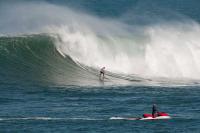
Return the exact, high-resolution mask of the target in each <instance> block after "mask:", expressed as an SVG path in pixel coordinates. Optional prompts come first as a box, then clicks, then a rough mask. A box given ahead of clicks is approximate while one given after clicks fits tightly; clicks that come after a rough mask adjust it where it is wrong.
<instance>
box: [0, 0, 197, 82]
mask: <svg viewBox="0 0 200 133" xmlns="http://www.w3.org/2000/svg"><path fill="white" fill-rule="evenodd" d="M3 5H4V6H1V7H2V8H0V10H3V11H4V14H2V13H1V14H0V17H1V18H3V19H2V20H3V21H1V22H0V27H1V29H0V33H1V37H0V46H1V47H0V60H1V66H0V69H1V72H0V73H1V75H2V78H1V79H2V82H28V81H36V82H45V83H56V84H58V83H59V84H64V85H83V84H86V85H99V84H102V82H101V81H99V79H98V75H99V69H100V68H101V67H102V66H105V67H106V70H107V74H108V79H106V80H105V82H104V83H105V84H127V83H128V84H130V83H132V82H133V81H134V84H135V83H136V82H137V83H138V81H139V82H140V83H142V84H146V83H150V84H151V83H152V82H153V83H154V82H157V81H158V82H160V83H162V81H163V79H164V80H165V81H167V84H168V83H169V82H168V81H170V82H172V81H173V82H174V80H175V81H179V80H182V81H184V82H185V81H191V80H192V81H194V80H199V79H200V61H199V58H200V51H199V47H200V44H199V42H200V39H199V37H198V35H199V34H200V25H199V23H198V22H196V21H195V20H192V19H191V18H188V17H185V16H183V15H180V14H177V13H174V12H173V13H171V14H173V17H172V19H170V20H169V19H168V17H169V16H168V15H163V16H162V15H161V14H162V13H163V14H165V11H163V10H158V11H161V14H159V15H156V13H155V11H153V12H152V13H153V17H152V18H149V17H147V16H148V14H146V12H142V13H141V14H143V15H144V17H141V16H140V15H141V14H133V16H132V17H130V13H132V12H128V13H126V14H125V15H121V16H120V17H117V18H109V17H105V18H100V17H99V16H95V15H89V14H88V13H81V12H80V11H74V10H72V9H69V8H67V7H65V6H59V5H55V4H49V3H46V2H41V3H39V5H38V3H37V2H19V3H15V4H13V5H9V6H11V7H12V8H11V10H10V7H9V6H8V4H3ZM138 5H140V6H141V5H142V6H141V7H143V6H144V4H141V3H139V4H138ZM140 6H139V7H140ZM145 7H146V6H145ZM134 11H135V12H136V13H138V8H136V10H134ZM0 12H1V11H0ZM19 14H20V15H19ZM30 16H31V17H30ZM161 16H162V17H161ZM5 79H6V80H5ZM158 79H160V80H158Z"/></svg>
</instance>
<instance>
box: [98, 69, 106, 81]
mask: <svg viewBox="0 0 200 133" xmlns="http://www.w3.org/2000/svg"><path fill="white" fill-rule="evenodd" d="M104 75H105V67H102V68H101V70H100V75H99V76H100V79H104ZM102 76H103V77H102ZM101 77H102V78H101Z"/></svg>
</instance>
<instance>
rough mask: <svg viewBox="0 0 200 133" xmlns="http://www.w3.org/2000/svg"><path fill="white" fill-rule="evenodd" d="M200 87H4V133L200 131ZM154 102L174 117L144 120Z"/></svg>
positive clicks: (1, 124) (2, 127)
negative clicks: (141, 118) (117, 118)
mask: <svg viewBox="0 0 200 133" xmlns="http://www.w3.org/2000/svg"><path fill="white" fill-rule="evenodd" d="M199 92H200V91H199V87H179V88H177V87H173V88H163V87H144V86H138V87H134V86H124V87H122V86H113V87H75V86H74V87H73V86H72V87H48V86H31V87H30V86H15V87H12V86H10V87H8V86H7V85H6V86H4V85H1V97H0V102H1V105H0V107H1V111H0V114H1V119H0V127H1V129H0V131H1V132H31V133H32V132H33V133H37V132H56V133H57V132H58V133H59V132H145V133H149V132H152V133H153V132H199V124H200V120H199V119H200V115H199V112H200V110H199V103H200V98H199ZM152 103H157V105H158V108H159V110H162V111H165V112H168V113H169V114H170V115H171V117H172V119H170V120H157V121H156V120H154V121H137V120H136V121H131V120H130V121H129V120H110V119H109V118H110V117H115V116H119V117H120V116H121V117H140V116H141V115H142V114H143V113H150V112H151V105H152Z"/></svg>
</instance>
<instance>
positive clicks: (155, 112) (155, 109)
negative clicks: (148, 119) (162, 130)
mask: <svg viewBox="0 0 200 133" xmlns="http://www.w3.org/2000/svg"><path fill="white" fill-rule="evenodd" d="M157 113H158V110H157V107H156V105H153V107H152V116H153V117H156V116H157Z"/></svg>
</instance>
